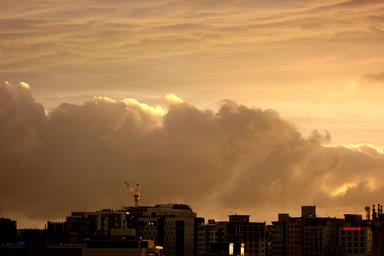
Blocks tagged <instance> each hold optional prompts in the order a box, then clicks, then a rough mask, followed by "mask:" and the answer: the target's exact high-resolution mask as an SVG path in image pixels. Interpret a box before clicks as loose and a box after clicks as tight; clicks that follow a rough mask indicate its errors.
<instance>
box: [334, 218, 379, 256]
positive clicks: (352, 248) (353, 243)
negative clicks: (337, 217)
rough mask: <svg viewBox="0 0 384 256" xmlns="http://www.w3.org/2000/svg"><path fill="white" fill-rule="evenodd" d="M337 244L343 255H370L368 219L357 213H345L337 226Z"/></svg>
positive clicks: (370, 242)
mask: <svg viewBox="0 0 384 256" xmlns="http://www.w3.org/2000/svg"><path fill="white" fill-rule="evenodd" d="M338 236H339V239H338V240H339V245H340V247H341V251H342V252H343V253H344V255H345V256H371V255H372V245H373V244H372V229H371V224H370V221H368V220H363V219H362V216H361V215H358V214H345V215H344V224H343V225H342V226H340V227H339V232H338Z"/></svg>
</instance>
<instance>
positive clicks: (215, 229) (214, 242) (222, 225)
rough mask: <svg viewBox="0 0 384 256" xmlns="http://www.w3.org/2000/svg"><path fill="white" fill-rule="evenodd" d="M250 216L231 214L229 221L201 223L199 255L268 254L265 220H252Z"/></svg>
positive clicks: (257, 255)
mask: <svg viewBox="0 0 384 256" xmlns="http://www.w3.org/2000/svg"><path fill="white" fill-rule="evenodd" d="M249 217H250V216H249V215H230V216H229V221H219V222H216V221H215V220H208V223H206V224H201V223H200V225H199V227H198V237H197V239H198V242H197V246H198V248H197V255H198V256H219V255H226V256H227V255H249V256H259V255H263V256H264V255H266V250H265V248H266V239H265V227H266V225H265V222H251V221H249Z"/></svg>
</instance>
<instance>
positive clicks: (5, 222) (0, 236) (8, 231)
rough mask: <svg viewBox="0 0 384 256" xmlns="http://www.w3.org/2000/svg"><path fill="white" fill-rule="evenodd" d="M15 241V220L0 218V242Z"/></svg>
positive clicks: (12, 242) (11, 242)
mask: <svg viewBox="0 0 384 256" xmlns="http://www.w3.org/2000/svg"><path fill="white" fill-rule="evenodd" d="M15 242H16V221H14V220H11V219H6V218H0V244H14V243H15Z"/></svg>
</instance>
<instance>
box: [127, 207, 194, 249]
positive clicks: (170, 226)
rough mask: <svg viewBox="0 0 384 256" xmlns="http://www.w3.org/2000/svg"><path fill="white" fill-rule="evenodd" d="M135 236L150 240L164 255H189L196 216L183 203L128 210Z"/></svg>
mask: <svg viewBox="0 0 384 256" xmlns="http://www.w3.org/2000/svg"><path fill="white" fill-rule="evenodd" d="M124 210H125V211H126V212H127V213H129V215H131V214H132V215H133V218H132V219H133V222H134V225H133V226H134V228H135V229H136V234H137V236H139V237H142V238H143V239H152V240H154V241H155V242H156V244H157V245H161V246H163V248H164V255H166V256H193V255H194V253H195V248H194V247H195V229H196V227H195V219H196V213H194V212H193V211H192V209H191V208H190V207H189V206H188V205H185V204H159V205H156V206H141V207H139V208H136V207H128V208H125V209H124Z"/></svg>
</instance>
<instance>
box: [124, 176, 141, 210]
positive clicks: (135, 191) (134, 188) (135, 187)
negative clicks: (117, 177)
mask: <svg viewBox="0 0 384 256" xmlns="http://www.w3.org/2000/svg"><path fill="white" fill-rule="evenodd" d="M124 184H125V186H126V187H127V189H128V190H129V191H130V192H131V194H132V195H133V197H134V200H135V207H138V206H139V199H140V198H141V195H140V184H130V183H128V182H127V181H125V182H124Z"/></svg>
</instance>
